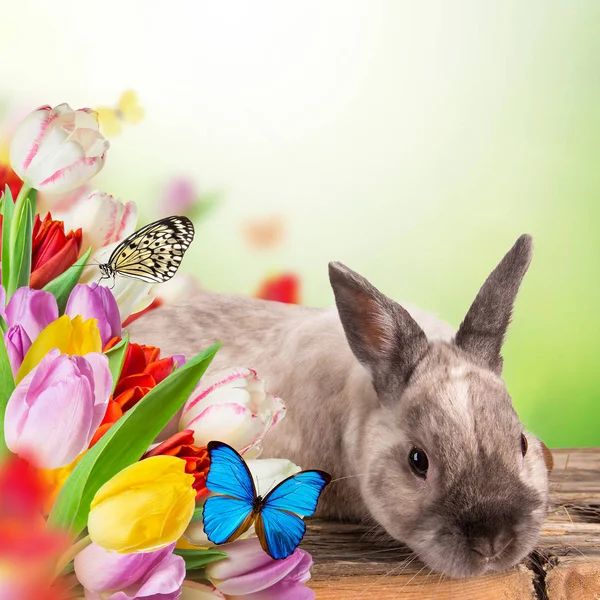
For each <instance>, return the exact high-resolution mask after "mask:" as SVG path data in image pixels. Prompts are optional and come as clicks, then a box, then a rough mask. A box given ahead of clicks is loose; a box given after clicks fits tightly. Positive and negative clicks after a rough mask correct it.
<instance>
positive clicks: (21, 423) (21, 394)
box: [4, 349, 112, 469]
mask: <svg viewBox="0 0 600 600" xmlns="http://www.w3.org/2000/svg"><path fill="white" fill-rule="evenodd" d="M111 387H112V376H111V374H110V370H109V368H108V359H107V358H106V356H105V355H104V354H97V353H90V354H87V355H86V356H67V355H65V354H60V351H59V350H56V349H54V350H50V352H48V354H47V355H46V356H45V357H44V358H43V359H42V360H41V361H40V363H39V364H38V365H37V366H36V367H35V368H34V369H32V370H31V371H30V372H29V373H28V374H27V375H26V376H25V378H24V379H23V380H22V381H21V382H20V383H19V385H17V387H16V388H15V390H14V392H13V393H12V395H11V397H10V398H9V400H8V404H7V406H6V415H5V422H4V432H5V436H6V445H7V446H8V448H9V450H11V451H12V452H14V453H15V454H18V455H20V456H22V457H24V458H27V459H28V460H31V462H32V463H34V464H35V465H36V466H37V467H40V468H44V469H57V468H59V467H64V466H65V465H68V464H69V463H71V462H72V461H73V460H75V459H76V458H77V457H78V456H79V455H80V454H81V453H82V452H83V451H84V450H86V448H87V447H88V445H89V443H90V440H91V439H92V436H93V435H94V432H95V431H96V429H97V428H98V426H99V425H100V423H101V421H102V417H103V416H104V413H105V412H106V407H107V405H108V397H109V395H110V392H111Z"/></svg>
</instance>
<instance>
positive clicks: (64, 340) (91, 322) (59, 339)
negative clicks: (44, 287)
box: [16, 315, 102, 383]
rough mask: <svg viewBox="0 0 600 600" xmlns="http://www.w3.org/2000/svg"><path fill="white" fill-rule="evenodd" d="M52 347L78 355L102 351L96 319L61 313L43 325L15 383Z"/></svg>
mask: <svg viewBox="0 0 600 600" xmlns="http://www.w3.org/2000/svg"><path fill="white" fill-rule="evenodd" d="M54 348H57V349H58V350H60V352H61V353H62V354H69V355H73V354H77V355H79V356H83V355H84V354H88V353H90V352H96V353H97V352H102V342H101V340H100V331H99V330H98V325H96V319H88V320H87V321H84V320H83V319H82V318H81V317H79V316H77V317H75V318H74V319H71V317H69V315H63V316H62V317H60V318H58V319H56V321H53V322H52V323H50V325H48V326H47V327H45V328H44V329H43V330H42V332H41V333H40V334H39V335H38V337H37V339H36V340H35V341H34V342H33V344H31V348H29V351H28V352H27V354H26V355H25V358H24V359H23V363H22V364H21V367H20V368H19V372H18V373H17V377H16V381H17V383H18V382H19V381H21V379H23V377H25V375H27V373H29V372H30V371H31V369H33V368H34V367H35V366H37V365H38V364H39V362H40V361H41V360H42V358H43V357H44V356H46V355H47V354H48V352H49V351H50V350H52V349H54Z"/></svg>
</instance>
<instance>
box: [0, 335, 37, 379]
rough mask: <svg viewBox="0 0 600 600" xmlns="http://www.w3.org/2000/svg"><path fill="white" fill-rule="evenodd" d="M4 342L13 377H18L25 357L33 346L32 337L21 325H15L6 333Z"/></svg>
mask: <svg viewBox="0 0 600 600" xmlns="http://www.w3.org/2000/svg"><path fill="white" fill-rule="evenodd" d="M4 343H5V344H6V352H7V354H8V360H9V362H10V368H11V370H12V374H13V377H16V376H17V372H18V370H19V367H20V366H21V363H22V362H23V358H25V354H27V350H29V348H30V347H31V339H30V338H29V336H28V335H27V332H26V331H25V329H23V327H21V325H13V326H12V327H11V328H10V329H9V330H8V331H7V332H6V334H5V335H4Z"/></svg>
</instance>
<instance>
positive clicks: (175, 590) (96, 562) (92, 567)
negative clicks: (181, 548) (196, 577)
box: [75, 544, 185, 600]
mask: <svg viewBox="0 0 600 600" xmlns="http://www.w3.org/2000/svg"><path fill="white" fill-rule="evenodd" d="M174 548H175V544H171V545H170V546H167V547H166V548H163V549H162V550H157V551H156V552H137V553H134V554H119V553H118V552H111V551H109V550H104V548H101V547H100V546H98V545H96V544H92V545H91V546H88V547H87V548H86V549H85V550H82V551H81V552H80V553H79V554H78V555H77V556H76V557H75V574H76V575H77V579H79V582H80V583H81V584H82V585H83V587H84V588H85V598H86V600H133V599H134V598H139V599H140V600H141V599H143V598H147V599H148V600H176V599H177V598H179V596H180V594H181V584H182V583H183V579H184V577H185V561H184V560H183V558H181V556H176V555H174V554H173V549H174Z"/></svg>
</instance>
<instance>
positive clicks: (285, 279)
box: [256, 273, 300, 304]
mask: <svg viewBox="0 0 600 600" xmlns="http://www.w3.org/2000/svg"><path fill="white" fill-rule="evenodd" d="M256 297H257V298H260V299H262V300H274V301H276V302H284V303H286V304H300V278H299V277H298V276H297V275H295V274H294V273H282V274H281V275H274V276H272V277H268V278H267V279H265V280H264V281H263V282H262V283H261V284H260V286H259V288H258V291H257V292H256Z"/></svg>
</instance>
